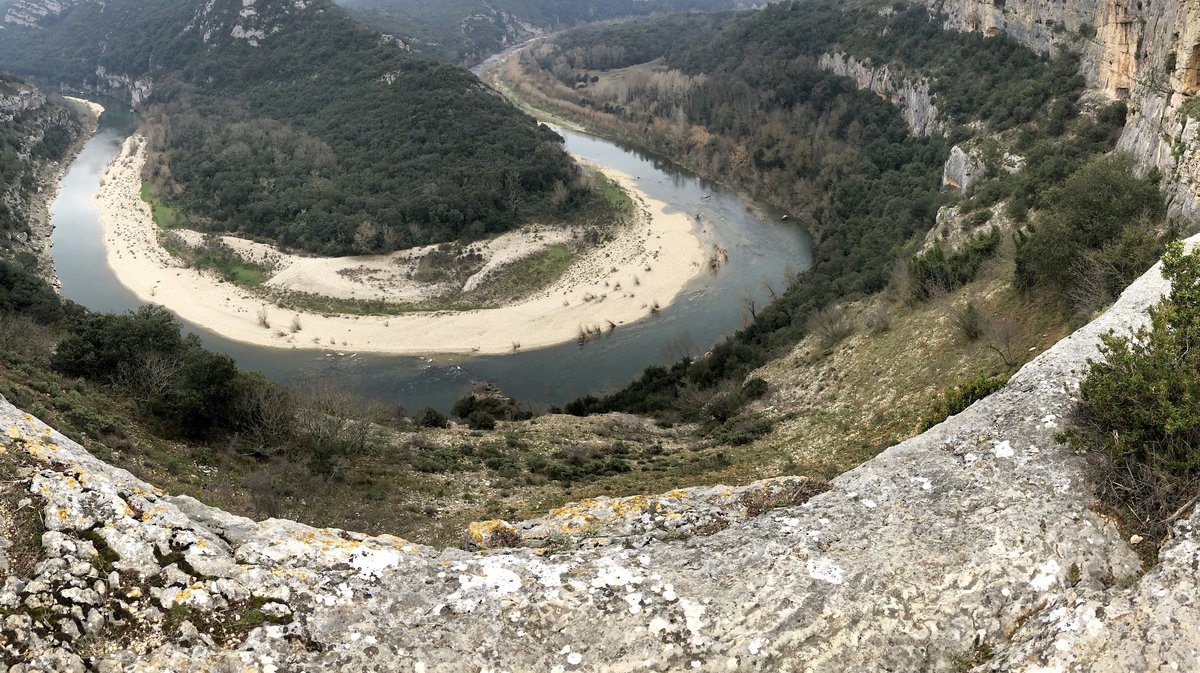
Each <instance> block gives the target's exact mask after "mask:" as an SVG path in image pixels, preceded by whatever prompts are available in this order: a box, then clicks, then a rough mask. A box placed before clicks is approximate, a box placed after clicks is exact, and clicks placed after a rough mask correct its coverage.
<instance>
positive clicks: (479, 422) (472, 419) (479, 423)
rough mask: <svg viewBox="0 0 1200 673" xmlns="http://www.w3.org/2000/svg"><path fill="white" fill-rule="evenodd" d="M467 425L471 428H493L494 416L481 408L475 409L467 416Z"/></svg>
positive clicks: (494, 426) (494, 427) (494, 424)
mask: <svg viewBox="0 0 1200 673" xmlns="http://www.w3.org/2000/svg"><path fill="white" fill-rule="evenodd" d="M467 427H469V428H471V429H472V430H495V429H496V417H495V416H493V415H491V414H489V413H488V412H486V411H484V410H483V409H476V410H475V411H472V412H471V413H470V415H468V416H467Z"/></svg>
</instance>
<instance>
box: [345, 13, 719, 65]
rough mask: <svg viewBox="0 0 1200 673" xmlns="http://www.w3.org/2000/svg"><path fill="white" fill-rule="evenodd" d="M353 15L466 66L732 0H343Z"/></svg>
mask: <svg viewBox="0 0 1200 673" xmlns="http://www.w3.org/2000/svg"><path fill="white" fill-rule="evenodd" d="M342 5H343V6H344V7H345V8H346V11H348V12H349V13H350V14H351V15H352V16H354V17H355V18H357V19H359V20H360V21H363V22H364V23H367V24H369V25H371V26H373V27H375V28H378V29H379V30H381V31H383V32H385V33H388V34H390V35H395V36H396V37H399V38H401V39H402V40H404V42H405V43H407V44H408V45H409V46H410V47H411V48H412V50H413V52H414V53H415V54H417V55H419V56H423V57H426V58H432V59H436V60H439V61H445V62H448V63H456V64H459V65H464V66H470V65H474V64H475V63H477V62H479V61H481V60H483V59H484V58H485V57H487V56H488V55H490V54H492V53H495V52H498V51H500V50H501V49H503V48H505V47H507V46H509V45H511V44H515V43H518V42H520V41H521V40H524V39H527V38H530V37H533V36H534V35H535V34H537V33H536V32H533V31H530V29H529V26H532V27H533V28H534V29H535V30H537V32H541V31H548V32H552V31H555V30H561V29H563V28H568V27H570V26H573V25H575V24H579V23H583V22H587V21H607V20H610V19H619V18H622V17H627V16H644V15H647V14H671V13H674V12H693V11H721V10H729V9H734V8H736V7H737V5H738V3H737V2H734V1H733V0H591V1H590V2H586V3H583V2H561V1H560V0H499V1H496V0H490V1H488V0H440V1H439V2H421V1H419V0H346V1H345V2H343V3H342Z"/></svg>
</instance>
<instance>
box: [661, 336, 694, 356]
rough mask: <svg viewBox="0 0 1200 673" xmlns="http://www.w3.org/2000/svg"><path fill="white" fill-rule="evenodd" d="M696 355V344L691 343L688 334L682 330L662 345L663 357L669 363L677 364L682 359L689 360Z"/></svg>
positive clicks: (690, 337)
mask: <svg viewBox="0 0 1200 673" xmlns="http://www.w3.org/2000/svg"><path fill="white" fill-rule="evenodd" d="M695 353H696V344H695V343H694V342H693V341H692V335H691V333H690V332H688V331H686V330H684V331H682V332H679V333H678V334H676V335H675V336H673V337H671V338H670V339H669V340H667V343H665V344H663V355H664V356H666V358H667V360H668V361H670V362H678V361H680V360H682V359H684V358H689V359H690V358H691V357H693V356H694V355H695Z"/></svg>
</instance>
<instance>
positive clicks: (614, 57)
mask: <svg viewBox="0 0 1200 673" xmlns="http://www.w3.org/2000/svg"><path fill="white" fill-rule="evenodd" d="M830 52H848V53H849V54H851V55H852V56H854V57H856V58H859V59H861V60H862V61H864V62H866V63H868V64H870V65H871V66H872V67H878V66H882V65H888V66H890V67H891V68H892V70H893V72H894V73H897V74H899V75H901V76H903V75H905V73H908V74H911V76H912V77H916V78H925V77H927V78H929V80H930V89H931V90H932V92H933V93H934V101H935V102H936V103H937V105H938V106H939V109H940V110H941V111H942V115H943V119H944V121H945V122H946V123H947V124H948V126H947V129H948V130H947V132H946V133H945V134H935V135H933V136H930V137H914V136H912V135H910V133H909V131H908V129H907V128H906V126H905V123H904V121H903V119H902V118H901V115H900V113H899V112H898V110H897V108H896V107H895V106H894V105H893V103H892V101H888V100H883V99H881V98H880V97H879V96H877V95H876V94H874V93H872V92H869V91H859V90H857V89H856V88H855V84H854V82H852V81H851V80H849V79H847V78H843V77H839V76H837V75H835V74H833V73H831V72H828V71H825V70H822V69H821V68H819V66H818V61H819V57H820V56H821V55H822V54H824V53H830ZM503 72H504V77H507V78H508V82H509V86H511V87H512V90H513V92H514V95H516V96H517V97H518V98H522V99H524V100H525V101H526V102H528V103H529V104H531V105H533V106H534V107H544V108H548V109H552V110H554V111H555V112H556V113H557V114H560V115H563V116H565V117H568V118H570V119H574V120H578V121H581V122H582V123H584V124H586V125H588V126H590V127H592V128H596V129H600V130H602V131H603V132H605V133H608V134H610V135H614V136H616V137H620V138H622V139H625V140H628V141H630V142H634V143H638V144H641V145H643V146H646V147H649V148H652V149H654V150H656V151H659V152H661V153H663V154H665V155H666V156H669V157H671V158H673V159H675V160H677V161H680V162H681V163H683V164H685V165H687V166H690V167H692V168H694V169H695V170H697V171H698V172H700V173H703V174H705V175H708V176H710V177H712V178H714V179H718V180H724V181H728V182H732V183H734V184H736V185H738V186H741V187H743V188H745V189H747V190H749V191H751V192H752V193H753V194H755V195H756V196H758V197H759V198H763V199H766V200H769V201H771V202H773V203H775V204H776V205H778V206H780V207H783V208H785V209H787V210H789V211H791V212H793V213H795V214H797V215H799V216H801V217H802V219H803V220H804V221H805V222H806V223H807V224H808V225H809V227H810V228H811V229H812V231H813V232H814V234H815V236H816V238H817V245H816V246H815V252H814V266H813V268H812V269H811V270H810V271H808V272H807V273H804V274H801V275H799V276H798V277H797V279H796V281H795V282H794V283H793V284H792V286H791V287H790V288H789V289H788V290H787V291H786V292H784V293H782V294H781V295H780V296H779V297H778V298H777V299H776V300H775V301H774V302H773V303H772V304H771V305H770V306H768V307H766V308H765V309H760V310H757V311H756V312H755V314H754V316H753V320H752V321H751V322H750V324H749V325H748V326H747V327H745V328H744V329H743V330H741V331H740V332H738V333H737V334H735V335H733V336H732V337H731V338H729V339H728V340H726V341H724V342H722V343H720V344H718V345H717V346H716V347H715V348H714V349H713V350H712V352H710V353H709V354H707V355H706V356H705V357H702V358H698V359H696V360H694V361H692V360H689V359H685V360H683V361H681V362H679V363H677V364H676V365H674V366H673V367H670V368H651V369H649V370H647V372H646V374H645V376H643V378H642V379H641V380H639V381H638V382H636V383H635V384H634V385H633V386H631V387H630V388H628V389H626V390H625V391H622V392H620V393H617V394H615V395H612V396H610V397H608V398H607V399H605V400H596V399H585V400H580V401H578V402H576V403H575V404H574V405H572V406H571V407H570V409H571V410H573V411H575V412H586V411H594V410H607V409H621V410H631V411H640V412H665V413H668V414H669V415H675V414H682V415H683V416H684V417H688V416H692V417H695V414H696V413H697V412H696V410H698V409H701V408H703V406H704V404H705V403H704V402H697V397H696V395H694V394H690V393H689V392H688V391H689V390H694V389H696V388H699V389H701V390H708V391H710V392H709V393H708V394H709V395H713V394H715V395H717V396H718V397H721V398H723V399H724V398H729V397H731V394H730V393H729V392H728V385H727V384H729V383H730V382H738V381H740V380H742V379H743V378H744V377H745V376H746V374H747V373H749V372H750V371H752V370H754V369H755V368H756V367H759V366H761V365H762V364H763V363H765V362H766V361H767V360H768V359H769V358H771V357H773V356H777V355H779V354H780V353H782V352H784V351H785V349H788V348H790V347H791V346H792V345H793V344H795V343H796V342H797V341H798V340H799V339H800V338H802V337H804V336H806V335H808V334H812V333H821V334H825V337H823V338H826V340H827V341H828V342H829V343H830V344H832V343H836V342H837V341H838V340H839V339H840V338H842V337H843V336H844V335H845V334H846V333H847V330H852V329H853V325H852V324H850V323H849V322H848V321H847V320H845V319H844V317H842V316H839V315H838V312H837V310H836V309H834V308H833V307H834V306H836V305H837V304H839V303H841V302H844V301H846V300H849V299H853V298H861V297H865V296H868V295H870V294H872V293H876V292H879V291H881V290H883V289H885V288H888V287H893V288H894V287H897V286H898V285H903V286H904V287H905V290H904V292H905V293H911V292H912V287H911V284H912V283H916V284H918V285H920V284H921V283H925V282H931V283H932V284H934V285H937V286H938V287H939V288H940V289H939V290H937V291H938V292H940V293H945V292H946V291H947V290H949V289H953V288H954V287H957V286H959V285H961V284H963V283H964V282H966V281H969V280H970V278H971V277H973V274H974V273H975V271H976V270H977V269H978V268H979V265H980V261H979V260H980V259H981V258H986V257H988V256H990V255H992V254H994V252H995V251H996V250H997V249H998V247H999V244H1000V242H1001V240H1000V237H999V235H997V234H991V235H987V234H986V233H983V234H980V236H979V237H977V238H976V239H973V241H974V242H973V243H971V246H973V247H970V246H968V247H969V250H965V251H964V252H962V254H957V253H945V252H943V251H942V250H941V249H940V248H935V249H934V252H932V253H931V255H933V256H932V257H929V258H924V259H922V260H921V261H920V262H918V263H915V264H914V265H913V266H912V269H911V270H908V269H907V267H908V259H909V258H910V257H911V256H912V254H913V252H914V250H915V249H916V248H917V247H918V244H919V242H920V240H921V239H922V238H924V236H925V234H926V232H928V231H929V230H931V229H933V228H934V225H935V219H936V215H937V213H938V210H939V207H941V206H946V205H951V204H953V203H954V201H956V200H958V199H959V198H960V197H958V196H957V195H953V194H950V193H948V192H945V191H943V190H942V186H941V173H942V168H943V164H944V162H945V160H946V158H947V156H948V152H949V149H950V147H951V145H953V144H954V143H957V142H962V141H964V140H966V139H967V138H968V137H970V136H972V135H979V134H983V135H986V136H994V140H992V141H991V142H992V143H993V145H994V147H993V149H992V150H990V151H991V152H992V155H991V156H993V158H992V159H989V164H988V165H989V166H990V168H988V171H987V174H986V179H985V180H984V181H983V184H981V185H979V186H978V187H977V188H976V189H975V190H974V191H973V192H972V193H971V194H969V195H968V196H971V197H972V198H969V199H967V200H965V201H964V202H963V203H962V204H961V206H960V210H961V212H962V213H963V217H964V222H965V223H964V224H963V227H964V228H965V227H967V226H981V225H985V224H986V223H987V222H988V221H989V220H990V219H991V218H992V216H993V212H992V210H993V209H996V210H1002V211H1003V214H1004V217H1005V219H1006V220H1009V221H1015V222H1017V223H1020V222H1022V221H1023V220H1024V219H1025V218H1026V217H1027V211H1029V209H1030V208H1041V207H1045V206H1046V205H1048V203H1049V202H1048V200H1047V199H1048V198H1051V195H1053V194H1057V193H1059V192H1057V191H1056V190H1057V189H1058V186H1059V185H1062V184H1064V181H1066V180H1067V179H1068V178H1069V177H1071V176H1072V175H1074V174H1075V173H1076V172H1079V171H1083V170H1084V167H1085V166H1086V165H1088V162H1089V161H1090V160H1091V159H1092V158H1093V157H1095V156H1096V155H1098V154H1102V153H1104V152H1107V151H1109V150H1111V149H1112V147H1113V146H1114V144H1115V141H1116V137H1117V134H1118V133H1119V131H1120V128H1121V125H1122V123H1123V120H1124V110H1123V106H1122V105H1121V104H1116V105H1114V106H1112V108H1111V109H1110V108H1103V109H1101V110H1099V111H1097V112H1094V113H1093V114H1081V112H1080V109H1079V107H1078V106H1077V104H1076V101H1077V100H1078V98H1079V95H1080V93H1081V91H1082V87H1083V79H1082V77H1081V76H1079V75H1078V74H1077V73H1076V61H1075V60H1074V58H1073V56H1071V55H1070V54H1064V55H1062V56H1060V57H1058V58H1056V59H1054V60H1047V59H1044V58H1040V57H1038V56H1036V55H1035V54H1033V53H1032V52H1030V51H1029V50H1028V49H1026V48H1024V47H1022V46H1020V45H1019V44H1017V43H1016V42H1014V41H1011V40H1009V39H1007V38H1004V37H997V38H985V37H984V36H982V35H979V34H962V33H952V32H943V31H942V30H941V28H940V21H939V19H938V18H937V17H936V16H935V17H930V16H929V15H928V13H927V11H926V9H925V8H924V7H910V8H904V7H903V6H898V7H897V8H895V9H894V11H892V12H884V13H880V12H876V11H875V10H873V9H862V10H855V9H848V8H846V7H844V6H841V5H834V4H832V3H823V2H808V3H799V2H795V3H780V4H777V5H772V6H770V7H768V8H767V9H765V10H763V11H760V12H756V13H754V14H749V15H715V16H699V17H697V16H689V17H666V18H662V19H651V20H645V21H634V22H628V23H624V24H620V25H612V26H601V27H592V28H584V29H578V30H575V31H570V32H568V33H565V34H563V35H562V36H559V37H557V38H555V39H554V40H552V41H549V42H547V43H544V44H540V45H536V46H534V47H531V48H529V49H527V50H525V51H524V52H522V54H521V59H520V62H519V63H516V62H510V64H509V66H508V68H507V70H504V71H503ZM968 123H973V124H974V126H973V128H968V127H966V124H968ZM1005 147H1006V148H1011V149H1012V151H1013V152H1014V153H1016V154H1014V156H1016V155H1019V156H1021V157H1023V159H1022V160H1023V161H1024V162H1025V163H1024V164H1023V166H1024V169H1023V170H1019V171H1016V172H1011V171H1006V170H1003V169H1001V168H999V164H1000V163H1001V162H1000V161H999V160H998V159H995V158H994V157H996V156H1001V155H1003V153H1004V150H1003V149H999V148H1005ZM1114 165H1115V166H1116V168H1112V167H1110V166H1109V165H1105V166H1103V167H1099V168H1092V169H1088V170H1090V171H1091V173H1090V174H1087V175H1082V176H1081V177H1079V178H1078V179H1077V180H1076V183H1078V184H1080V185H1083V184H1091V185H1095V184H1098V183H1104V182H1105V181H1107V182H1108V183H1109V184H1110V185H1112V187H1111V189H1118V188H1119V189H1121V190H1125V191H1129V192H1132V193H1137V194H1139V195H1140V194H1142V193H1143V191H1144V189H1145V188H1144V186H1142V185H1141V184H1140V183H1141V182H1142V181H1138V184H1131V183H1130V182H1129V181H1132V180H1134V179H1133V177H1132V176H1130V175H1129V174H1128V173H1127V172H1122V171H1121V168H1120V166H1121V165H1120V163H1119V162H1117V164H1114ZM1089 176H1090V177H1089ZM1072 193H1074V192H1072ZM1140 198H1141V197H1139V199H1140ZM1083 201H1087V199H1083V198H1082V197H1080V198H1078V199H1074V200H1072V202H1071V203H1070V204H1069V206H1065V207H1063V208H1060V209H1059V210H1071V211H1072V214H1070V215H1067V214H1064V215H1063V218H1067V219H1070V218H1074V217H1075V216H1076V214H1077V211H1074V209H1075V208H1079V209H1082V212H1084V213H1086V212H1087V209H1088V208H1092V207H1094V206H1095V204H1091V203H1083ZM998 202H999V203H1001V204H1003V205H1004V206H1005V208H1003V209H1002V208H999V207H998V206H997V203H998ZM1142 203H1144V201H1139V202H1138V205H1137V207H1136V208H1133V210H1134V211H1137V213H1132V212H1131V213H1129V214H1126V213H1122V214H1121V215H1120V216H1119V217H1118V218H1117V219H1120V220H1121V223H1120V224H1119V225H1117V224H1114V225H1113V226H1112V227H1111V228H1110V231H1109V234H1106V238H1105V241H1104V242H1098V243H1097V244H1095V245H1094V246H1092V245H1091V244H1087V245H1088V246H1090V247H1089V248H1088V249H1089V250H1095V249H1096V248H1099V247H1102V246H1103V245H1105V244H1106V243H1107V242H1108V241H1109V240H1111V235H1116V236H1118V237H1119V236H1120V234H1119V232H1121V231H1122V230H1123V229H1124V227H1125V226H1126V225H1127V224H1129V222H1127V220H1130V219H1131V218H1132V219H1134V220H1136V219H1137V217H1136V216H1137V214H1138V213H1141V212H1142V209H1143V208H1144V206H1143V205H1142ZM1126 215H1128V217H1126ZM968 216H969V217H968ZM971 218H973V219H971ZM968 220H969V222H968ZM1062 231H1063V230H1062V229H1059V228H1057V227H1053V228H1052V227H1050V226H1046V227H1044V228H1042V229H1038V228H1036V227H1030V228H1028V229H1023V230H1021V233H1020V235H1019V237H1018V240H1017V242H1016V245H1017V247H1018V248H1020V251H1019V260H1018V264H1020V265H1021V266H1020V268H1021V269H1022V271H1021V273H1022V274H1023V275H1021V276H1020V278H1019V279H1018V280H1019V281H1020V282H1019V284H1020V286H1021V287H1032V286H1034V285H1038V283H1041V282H1042V281H1039V280H1029V279H1027V278H1026V276H1028V275H1030V274H1029V273H1027V272H1026V271H1024V269H1028V268H1031V267H1033V266H1036V265H1037V264H1035V263H1032V262H1030V261H1028V259H1027V258H1029V257H1033V256H1036V257H1037V258H1038V259H1039V262H1038V264H1046V265H1047V266H1053V265H1054V262H1053V261H1052V260H1049V259H1048V256H1047V255H1046V254H1035V253H1036V252H1037V251H1038V250H1044V248H1042V247H1041V245H1042V243H1041V241H1042V239H1043V238H1044V237H1045V236H1047V235H1049V233H1044V232H1050V233H1053V234H1054V235H1055V239H1054V240H1056V241H1061V237H1062V234H1061V232H1062ZM1144 231H1150V232H1154V231H1158V232H1161V231H1162V228H1161V220H1154V224H1153V225H1152V226H1151V225H1147V228H1146V229H1145V230H1144ZM1131 236H1132V235H1131ZM1006 238H1007V236H1006ZM1134 240H1136V241H1139V242H1141V243H1142V246H1141V247H1138V245H1137V244H1135V243H1134V242H1133V241H1134ZM1129 245H1130V246H1131V247H1134V248H1136V249H1137V250H1138V251H1139V252H1138V255H1139V257H1138V259H1142V258H1144V255H1143V252H1142V251H1144V250H1148V251H1150V254H1151V255H1152V254H1153V252H1152V251H1153V249H1156V247H1157V246H1158V245H1159V239H1158V235H1157V234H1156V233H1150V234H1147V235H1141V236H1132V238H1131V240H1130V242H1129ZM1056 249H1058V250H1060V251H1063V252H1064V254H1067V251H1068V249H1069V248H1067V247H1064V246H1061V245H1060V246H1057V247H1056ZM1083 252H1086V251H1081V252H1080V253H1079V254H1083ZM1089 254H1090V253H1089ZM937 255H942V257H940V258H939V257H937ZM946 255H949V256H948V257H947V256H946ZM1059 262H1061V263H1068V264H1069V263H1070V262H1071V260H1070V259H1065V258H1064V259H1061V260H1059ZM1131 266H1138V265H1137V264H1133V265H1131ZM1104 268H1105V269H1107V268H1108V267H1104ZM1140 270H1143V269H1138V271H1139V272H1140ZM1105 273H1107V271H1106V272H1105ZM1130 273H1135V272H1134V271H1132V270H1126V271H1123V272H1121V273H1119V274H1116V275H1113V276H1112V278H1111V281H1112V283H1116V282H1120V280H1122V279H1123V280H1124V282H1128V280H1129V278H1130V276H1129V274H1130ZM934 277H935V280H932V281H928V280H927V279H928V278H934ZM1104 278H1105V279H1107V278H1109V276H1105V277H1104ZM963 279H966V280H963ZM1104 282H1105V283H1108V282H1109V281H1108V280H1105V281H1104ZM1038 287H1039V288H1041V287H1043V286H1042V285H1038ZM1039 291H1040V290H1039ZM1102 296H1103V292H1098V293H1097V298H1099V297H1102ZM915 300H917V301H919V298H917V299H915ZM1097 300H1099V299H1096V300H1094V301H1093V302H1092V303H1091V304H1090V308H1087V309H1086V310H1091V308H1094V306H1095V305H1096V304H1095V301H1097ZM1059 302H1062V303H1063V304H1064V305H1065V304H1068V303H1069V302H1068V300H1067V299H1066V297H1065V296H1064V295H1063V294H1053V293H1052V294H1050V295H1048V299H1047V300H1046V303H1047V304H1051V305H1057V304H1058V303H1059ZM881 324H884V325H886V320H882V319H881ZM722 386H724V387H722ZM700 399H701V400H704V399H708V398H707V396H703V395H702V396H701V397H700ZM714 399H715V398H714ZM732 399H733V401H734V402H737V401H738V400H741V401H745V400H748V399H751V397H750V396H747V395H746V394H743V393H739V392H737V390H736V386H735V388H734V393H732ZM722 404H724V405H726V406H727V405H728V404H729V400H728V399H726V401H725V402H722ZM723 416H724V418H723V419H719V420H722V421H724V420H727V419H729V416H728V415H727V414H723ZM709 420H710V421H711V420H712V419H709Z"/></svg>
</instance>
